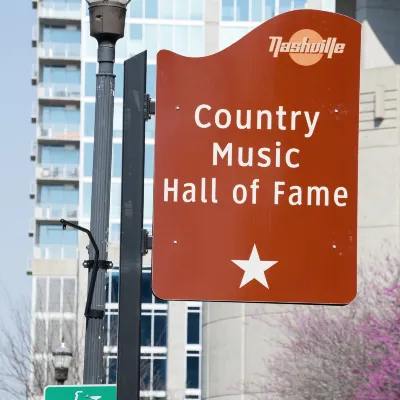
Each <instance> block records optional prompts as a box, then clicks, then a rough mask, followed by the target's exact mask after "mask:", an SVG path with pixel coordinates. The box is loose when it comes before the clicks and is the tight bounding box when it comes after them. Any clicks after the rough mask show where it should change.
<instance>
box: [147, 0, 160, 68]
mask: <svg viewBox="0 0 400 400" xmlns="http://www.w3.org/2000/svg"><path fill="white" fill-rule="evenodd" d="M146 4H147V2H146ZM157 28H158V26H157V25H145V46H146V49H147V53H148V54H147V57H148V59H153V60H155V58H156V54H157V50H158V32H157Z"/></svg>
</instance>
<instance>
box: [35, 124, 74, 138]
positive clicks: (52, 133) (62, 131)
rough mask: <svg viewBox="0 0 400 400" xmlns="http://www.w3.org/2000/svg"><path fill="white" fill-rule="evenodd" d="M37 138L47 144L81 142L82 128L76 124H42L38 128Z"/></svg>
mask: <svg viewBox="0 0 400 400" xmlns="http://www.w3.org/2000/svg"><path fill="white" fill-rule="evenodd" d="M37 138H38V140H43V141H46V142H51V141H55V142H58V141H67V142H74V141H75V142H79V140H80V126H79V125H75V124H52V123H42V124H39V125H38V127H37Z"/></svg>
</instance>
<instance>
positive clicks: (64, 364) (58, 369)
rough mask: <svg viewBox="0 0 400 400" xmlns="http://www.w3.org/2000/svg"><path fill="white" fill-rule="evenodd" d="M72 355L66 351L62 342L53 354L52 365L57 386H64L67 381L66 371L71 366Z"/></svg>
mask: <svg viewBox="0 0 400 400" xmlns="http://www.w3.org/2000/svg"><path fill="white" fill-rule="evenodd" d="M71 360H72V353H71V352H70V351H69V350H68V348H67V346H66V345H65V343H64V341H63V342H62V343H61V346H60V347H59V348H58V349H57V350H55V351H54V353H53V363H54V369H55V380H56V382H57V384H58V385H64V382H65V381H66V380H67V379H68V371H69V367H70V365H71Z"/></svg>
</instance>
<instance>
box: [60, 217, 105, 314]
mask: <svg viewBox="0 0 400 400" xmlns="http://www.w3.org/2000/svg"><path fill="white" fill-rule="evenodd" d="M60 223H61V224H62V226H63V229H64V230H65V229H66V228H67V225H68V226H70V227H71V228H74V229H78V230H79V231H82V232H85V233H86V234H87V235H88V236H89V239H90V242H91V243H92V246H93V248H94V252H95V257H94V260H88V261H84V263H83V266H84V267H85V268H93V271H92V276H91V279H90V284H89V291H88V297H87V300H86V307H85V317H86V318H90V319H103V318H104V314H105V313H104V310H96V309H92V308H91V307H92V301H93V294H94V288H95V285H96V278H97V272H98V270H99V268H101V269H108V268H111V267H112V262H110V261H104V260H100V261H99V248H98V247H97V244H96V241H95V240H94V238H93V235H92V232H90V231H89V230H88V229H86V228H83V227H82V226H79V225H76V224H73V223H72V222H69V221H66V220H65V219H61V220H60ZM110 265H111V267H110Z"/></svg>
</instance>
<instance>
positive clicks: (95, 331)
mask: <svg viewBox="0 0 400 400" xmlns="http://www.w3.org/2000/svg"><path fill="white" fill-rule="evenodd" d="M88 3H89V19H90V35H91V36H92V37H94V38H96V39H97V42H98V44H99V46H98V52H97V60H98V63H99V72H98V74H97V75H96V106H95V124H94V149H93V181H92V204H91V216H90V231H91V234H92V235H93V238H94V241H95V242H96V243H97V247H98V258H97V257H96V254H95V253H96V251H95V249H94V246H93V245H92V244H91V245H90V247H89V258H90V260H96V259H97V261H98V265H93V264H92V265H91V267H90V266H89V291H91V290H92V289H93V286H94V289H93V297H92V304H88V307H87V308H88V310H91V312H90V313H89V315H87V320H86V321H87V322H86V337H85V359H84V371H83V383H84V384H101V383H104V382H103V377H104V375H105V374H104V355H103V351H104V320H103V318H104V309H105V298H106V291H105V287H106V270H105V269H104V266H106V268H107V265H108V264H107V257H108V226H109V218H110V189H111V157H112V135H113V116H114V84H115V75H114V61H115V44H116V42H117V41H118V39H120V38H122V37H124V28H125V16H126V5H127V3H128V1H121V0H120V1H108V0H90V1H89V0H88ZM100 264H101V265H102V266H103V267H102V268H99V269H98V267H99V266H100ZM96 272H97V279H96V282H95V284H94V285H93V283H92V287H91V285H90V282H91V280H92V275H94V274H96Z"/></svg>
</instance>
